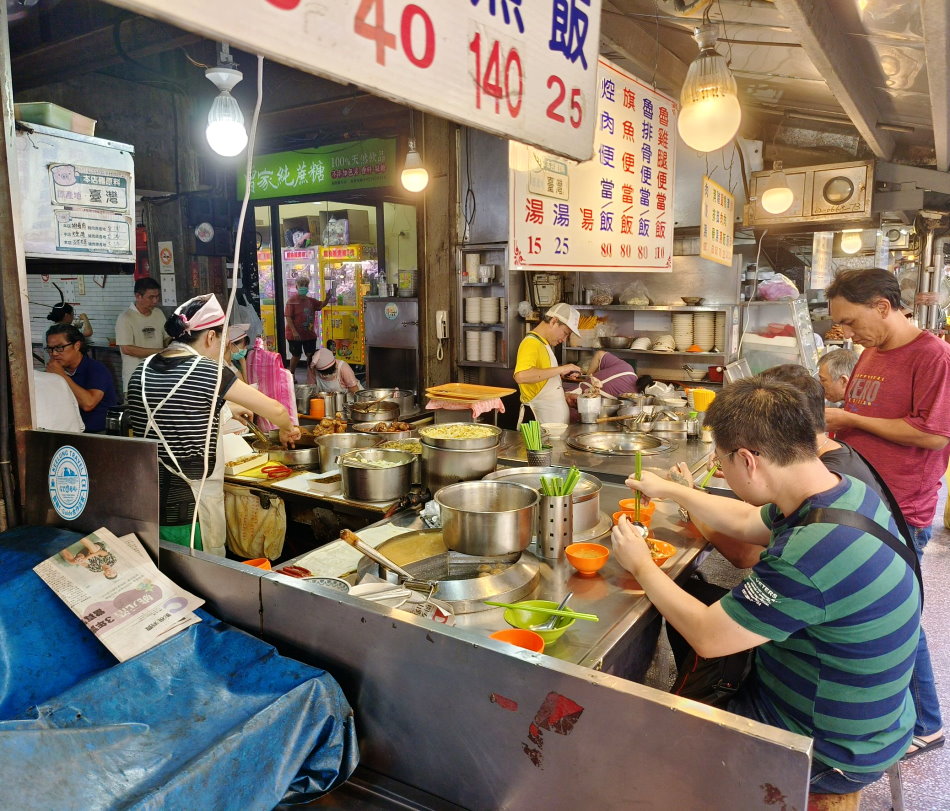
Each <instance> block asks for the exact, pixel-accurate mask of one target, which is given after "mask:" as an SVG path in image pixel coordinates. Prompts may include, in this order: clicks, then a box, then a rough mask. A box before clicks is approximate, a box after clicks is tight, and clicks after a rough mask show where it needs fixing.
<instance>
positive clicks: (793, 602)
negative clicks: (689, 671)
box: [722, 476, 920, 773]
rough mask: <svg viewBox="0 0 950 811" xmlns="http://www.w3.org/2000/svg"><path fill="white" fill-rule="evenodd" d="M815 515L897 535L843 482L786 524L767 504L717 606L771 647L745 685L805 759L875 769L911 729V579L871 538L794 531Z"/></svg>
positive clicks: (840, 529) (874, 506) (916, 600)
mask: <svg viewBox="0 0 950 811" xmlns="http://www.w3.org/2000/svg"><path fill="white" fill-rule="evenodd" d="M817 507H834V508H838V509H844V510H852V511H854V512H859V513H861V514H862V515H865V516H867V517H868V518H871V519H872V520H874V521H875V522H876V523H878V524H879V525H880V526H882V527H884V528H885V529H887V530H889V531H890V532H891V533H892V534H893V535H895V536H896V537H898V538H899V535H898V530H897V527H896V526H895V524H894V521H893V518H892V517H891V513H890V510H889V509H888V507H887V505H886V504H884V503H883V502H882V501H881V499H880V498H879V497H878V496H877V495H876V494H875V493H874V492H873V491H872V490H871V489H869V488H868V487H866V486H865V485H864V484H863V483H862V482H860V481H858V480H857V479H853V478H851V477H850V476H844V477H842V480H841V481H840V482H839V483H838V484H837V485H835V486H834V487H833V488H831V489H830V490H827V491H825V492H823V493H818V494H816V495H814V496H811V497H810V498H808V499H806V500H805V501H804V502H803V503H802V505H801V506H800V507H799V508H798V510H797V511H796V512H795V513H794V514H793V515H791V516H788V517H786V516H784V515H782V514H781V513H780V512H779V510H778V508H777V507H776V506H775V505H774V504H772V505H767V506H765V507H763V508H762V520H763V521H764V522H765V524H766V526H767V527H769V529H770V530H771V532H772V538H771V541H770V542H769V545H768V547H767V548H766V549H765V551H764V552H763V553H762V557H761V559H760V561H759V563H757V564H756V566H755V568H753V570H752V573H751V574H750V576H749V577H748V578H747V579H746V580H745V581H743V582H742V583H741V584H740V585H739V586H737V587H736V588H735V589H733V590H732V591H731V592H730V593H729V594H727V595H726V596H725V597H723V599H722V607H723V609H724V610H725V612H726V613H727V614H728V615H729V616H730V617H731V618H732V619H734V620H735V621H736V622H737V623H739V625H741V626H742V627H743V628H748V629H749V630H750V631H753V632H754V633H757V634H760V635H761V636H765V637H768V639H769V640H770V641H769V642H766V643H765V644H763V645H760V646H759V647H758V648H756V652H755V665H754V667H753V669H752V673H751V675H750V678H749V680H748V689H749V691H750V693H749V698H750V700H751V701H752V702H753V704H754V705H755V706H756V708H757V709H758V710H759V711H761V713H762V717H764V718H768V719H770V720H771V721H772V722H773V724H774V725H775V726H778V727H782V728H784V729H788V730H790V731H792V732H797V733H799V734H802V735H809V736H811V737H812V738H813V739H814V757H815V758H816V759H817V760H819V761H820V762H822V763H824V764H827V765H828V766H831V767H833V768H838V769H842V770H844V771H849V772H860V773H867V772H876V771H881V770H883V769H886V768H887V767H888V766H890V765H891V764H892V763H894V762H896V761H897V760H898V759H899V758H900V757H901V755H902V754H903V753H904V752H905V751H906V749H907V747H908V745H909V744H910V738H911V734H912V731H913V727H914V720H915V713H914V706H913V702H912V700H911V696H910V690H909V689H908V685H909V683H910V677H911V673H912V671H913V668H914V659H915V656H916V651H917V638H918V635H919V633H920V593H919V589H918V585H917V579H916V577H915V576H914V572H913V570H912V569H911V568H910V567H909V566H908V565H907V563H906V562H905V561H904V560H903V559H902V558H901V557H900V556H899V555H898V554H897V553H896V552H894V551H893V550H892V549H891V548H890V547H889V546H887V544H885V543H883V542H882V541H880V540H879V539H877V538H875V537H874V536H873V535H868V534H866V533H863V532H861V531H860V530H857V529H854V528H852V527H847V526H841V525H839V524H809V525H802V524H801V522H802V521H803V520H804V518H805V516H806V514H807V513H808V512H809V510H811V509H813V508H817Z"/></svg>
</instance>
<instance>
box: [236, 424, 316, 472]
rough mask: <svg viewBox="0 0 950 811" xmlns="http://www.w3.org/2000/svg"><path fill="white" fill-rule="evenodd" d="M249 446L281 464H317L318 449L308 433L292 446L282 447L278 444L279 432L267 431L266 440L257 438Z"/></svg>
mask: <svg viewBox="0 0 950 811" xmlns="http://www.w3.org/2000/svg"><path fill="white" fill-rule="evenodd" d="M251 447H252V448H253V449H254V450H256V451H259V452H261V453H266V454H267V458H268V459H269V460H270V461H271V462H278V463H280V464H282V465H290V466H302V465H319V464H320V451H319V449H318V448H317V446H316V445H315V444H314V438H313V437H312V436H311V435H310V434H304V435H303V436H302V437H300V439H298V440H296V441H295V442H294V447H293V448H283V447H281V444H280V432H279V431H269V432H268V434H267V442H262V441H261V440H257V441H256V442H254V443H252V444H251Z"/></svg>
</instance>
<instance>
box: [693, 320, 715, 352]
mask: <svg viewBox="0 0 950 811" xmlns="http://www.w3.org/2000/svg"><path fill="white" fill-rule="evenodd" d="M693 343H695V344H696V345H697V346H698V347H699V348H700V349H702V350H703V352H708V351H709V350H710V349H712V348H713V346H715V344H716V318H715V313H693Z"/></svg>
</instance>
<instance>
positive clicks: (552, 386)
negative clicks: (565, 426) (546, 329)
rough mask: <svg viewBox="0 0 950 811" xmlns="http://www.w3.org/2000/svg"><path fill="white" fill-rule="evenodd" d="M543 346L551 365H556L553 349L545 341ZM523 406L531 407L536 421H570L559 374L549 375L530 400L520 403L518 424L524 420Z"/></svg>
mask: <svg viewBox="0 0 950 811" xmlns="http://www.w3.org/2000/svg"><path fill="white" fill-rule="evenodd" d="M538 340H540V339H538ZM544 346H545V348H546V349H547V350H548V357H549V358H550V361H551V366H552V367H553V366H557V365H558V362H557V358H556V357H555V356H554V350H553V349H551V346H550V345H549V344H547V343H545V344H544ZM525 406H527V407H528V408H530V409H531V411H532V413H533V414H534V418H535V419H536V420H537V421H538V422H542V423H543V422H570V416H571V412H570V409H569V408H568V407H567V400H566V399H565V398H564V386H562V385H561V377H560V375H555V376H554V377H549V378H548V379H547V380H545V381H544V386H543V387H542V389H541V391H539V392H538V393H537V394H536V395H535V396H534V399H532V400H531V402H529V403H522V404H521V408H520V409H519V411H518V425H519V426H520V425H521V423H522V422H524V413H525V411H524V410H525Z"/></svg>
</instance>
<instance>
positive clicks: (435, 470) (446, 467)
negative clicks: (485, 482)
mask: <svg viewBox="0 0 950 811" xmlns="http://www.w3.org/2000/svg"><path fill="white" fill-rule="evenodd" d="M498 445H499V443H498V442H497V441H496V442H495V444H494V445H492V446H491V447H490V448H472V449H457V448H436V447H433V446H432V445H427V444H426V443H425V442H423V443H422V483H423V484H424V485H425V486H426V487H427V488H428V489H429V492H431V493H434V492H435V491H436V490H438V489H439V488H441V487H445V486H446V485H449V484H455V483H456V482H466V481H474V480H475V479H480V478H482V476H484V475H485V474H486V473H491V472H492V471H493V470H494V469H495V467H496V466H497V464H498Z"/></svg>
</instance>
